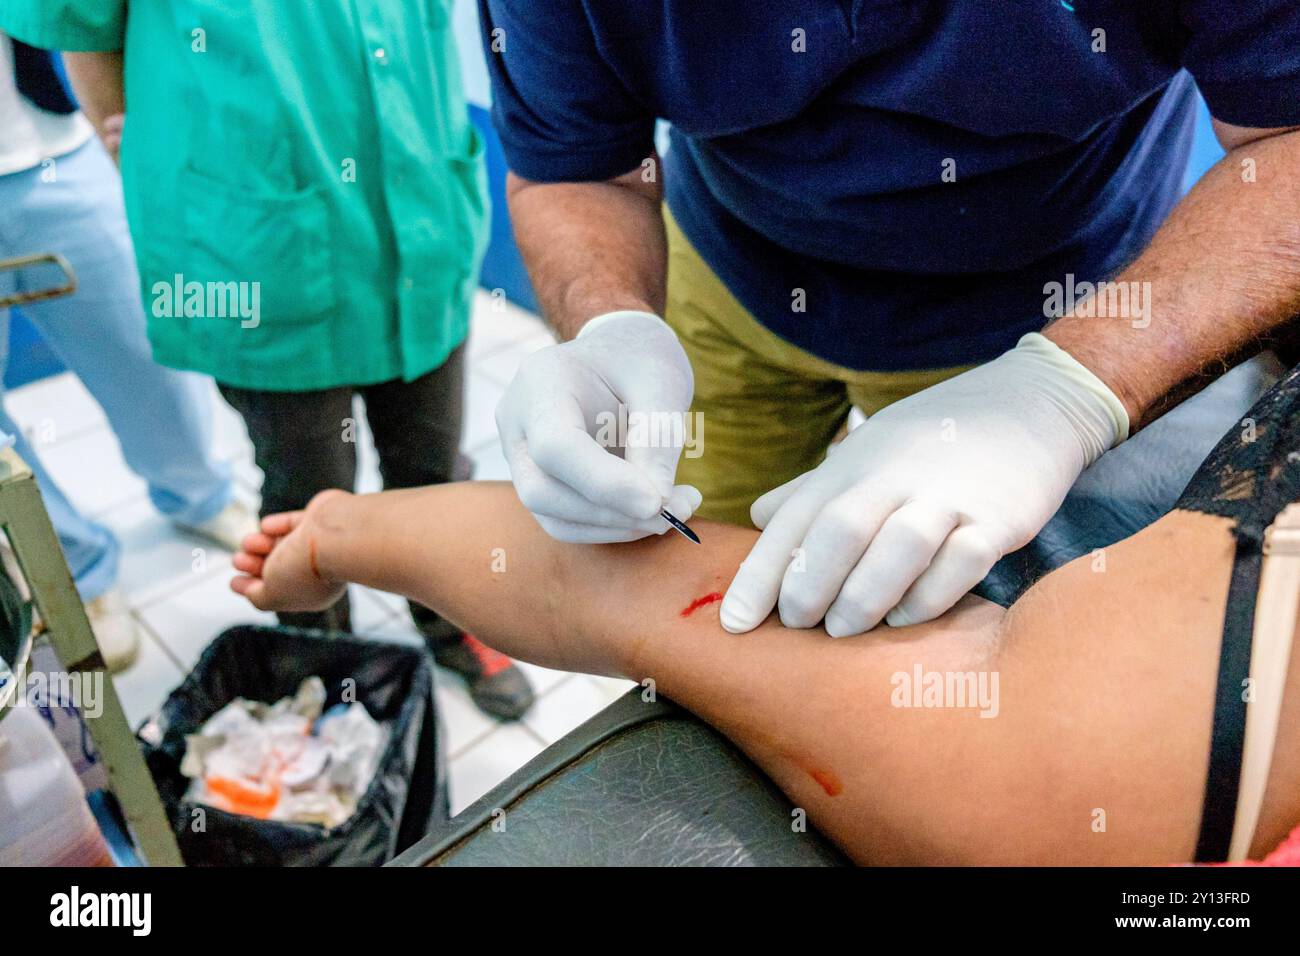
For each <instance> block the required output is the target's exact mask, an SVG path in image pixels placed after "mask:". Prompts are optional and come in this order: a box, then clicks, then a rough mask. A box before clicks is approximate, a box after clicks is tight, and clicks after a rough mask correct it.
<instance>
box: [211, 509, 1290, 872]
mask: <svg viewBox="0 0 1300 956" xmlns="http://www.w3.org/2000/svg"><path fill="white" fill-rule="evenodd" d="M293 524H298V525H299V527H298V530H297V531H296V532H295V533H293V534H290V535H289V536H288V537H281V535H283V534H285V532H287V531H288V530H289V527H290V525H293ZM693 524H694V526H695V527H696V530H698V531H699V532H700V535H701V538H702V539H703V541H704V543H703V544H702V545H700V546H696V545H692V544H690V543H689V542H686V541H685V540H683V539H681V538H680V537H679V536H677V535H675V534H673V535H665V536H663V537H660V538H652V539H647V540H645V541H641V542H638V543H635V544H619V545H603V546H592V545H565V544H561V543H558V542H556V541H554V540H552V539H551V538H549V537H548V536H547V535H546V534H545V533H544V532H543V531H542V530H541V529H540V528H539V527H538V526H537V525H536V523H535V522H534V520H533V519H532V517H531V516H530V515H528V513H527V512H526V511H525V510H524V509H523V508H522V507H521V506H520V504H519V502H518V500H517V499H516V497H515V495H514V492H513V490H512V489H511V487H510V486H509V485H508V484H494V483H470V484H459V485H444V486H439V487H435V488H426V489H416V490H410V491H393V492H384V493H382V494H377V495H366V496H353V495H348V494H344V493H331V494H330V495H329V496H327V497H325V498H323V499H321V500H318V501H317V502H315V503H314V504H313V507H312V508H311V509H310V513H309V514H308V515H307V516H303V515H302V514H301V513H299V514H298V515H295V516H277V517H275V518H271V519H268V525H267V530H268V531H271V532H272V534H271V535H270V536H267V535H262V536H257V538H256V539H250V543H249V546H248V550H250V551H252V552H256V553H255V554H243V555H240V556H239V557H238V558H237V566H238V567H240V569H241V570H244V571H246V572H250V573H251V574H252V575H253V576H254V577H251V578H240V579H237V580H236V583H235V588H236V590H238V591H240V592H241V593H245V594H247V595H248V596H249V597H250V599H251V600H253V601H254V603H256V604H258V605H259V606H262V607H269V608H274V609H277V610H293V609H308V608H310V607H318V606H322V605H323V604H326V603H328V602H329V601H330V600H331V599H332V598H333V597H335V596H337V593H338V587H339V584H340V583H341V582H344V581H355V582H358V583H361V584H366V585H369V586H372V587H376V588H380V589H383V590H387V591H393V592H396V593H399V594H403V595H406V596H408V597H411V598H414V599H415V600H417V601H420V602H422V603H425V604H428V605H430V606H431V607H434V608H435V609H436V610H438V611H439V612H440V613H442V614H444V615H445V616H447V617H448V618H450V619H451V620H453V621H455V622H456V623H457V624H459V625H461V626H463V627H465V628H466V629H468V630H471V631H473V632H474V633H476V634H478V635H479V636H481V637H482V638H483V639H484V640H485V641H486V642H488V643H489V644H492V645H494V646H496V647H498V648H499V649H501V650H502V651H504V652H506V653H508V654H511V655H514V656H516V657H520V658H523V659H525V660H530V661H534V662H536V663H539V664H544V665H546V666H550V667H557V668H563V669H570V670H584V671H590V672H594V673H603V674H616V675H621V676H625V677H628V678H630V679H632V680H636V681H642V680H646V679H653V680H654V681H655V684H656V687H657V690H658V691H659V692H661V693H663V694H665V695H667V696H669V697H670V698H672V699H673V700H675V701H677V702H678V703H680V704H682V705H683V706H685V707H688V708H689V709H690V710H692V711H693V712H694V713H696V714H697V715H699V716H700V717H701V718H703V719H704V720H707V721H708V722H709V723H711V724H713V725H714V726H716V727H717V728H718V729H719V730H720V731H722V732H723V733H725V734H726V735H727V736H728V737H730V738H731V739H732V740H733V741H734V742H735V743H736V744H737V745H738V746H740V747H741V748H742V749H744V750H745V751H746V752H747V753H748V754H749V755H750V757H751V758H753V759H754V760H755V761H756V762H757V763H758V764H759V765H761V766H762V767H763V769H764V770H765V771H766V772H767V773H768V774H769V775H770V776H771V777H772V778H773V779H774V780H775V781H776V782H777V783H778V784H779V785H780V786H781V787H782V789H783V790H785V792H786V793H787V794H788V795H789V796H790V797H791V799H792V800H793V801H794V802H795V803H796V804H797V805H799V806H801V807H804V808H806V809H807V810H808V812H809V815H810V816H811V817H812V819H813V820H814V821H815V822H816V823H817V824H818V826H819V827H820V828H821V829H822V831H823V832H825V833H827V834H828V835H829V836H831V837H832V838H833V839H834V840H835V841H836V842H837V843H838V844H839V845H840V846H841V847H843V848H844V849H845V850H846V851H847V852H848V853H849V854H850V855H852V856H853V857H854V858H855V859H858V860H860V861H862V862H871V863H890V862H912V863H966V862H1043V863H1052V862H1104V863H1160V862H1172V861H1179V860H1187V859H1189V858H1190V857H1191V854H1192V850H1193V847H1194V844H1195V837H1196V827H1197V823H1198V820H1199V815H1200V805H1201V797H1202V789H1203V786H1204V780H1205V770H1206V764H1207V757H1208V747H1209V743H1208V741H1209V728H1210V720H1211V702H1212V700H1213V689H1214V680H1215V674H1216V662H1217V653H1218V643H1219V632H1220V627H1221V622H1222V619H1223V613H1222V612H1223V605H1224V600H1225V595H1226V590H1227V568H1228V565H1229V562H1230V555H1231V539H1230V537H1229V535H1228V533H1227V531H1226V525H1225V523H1223V522H1222V521H1220V520H1219V519H1215V518H1209V517H1205V516H1201V515H1192V514H1186V513H1175V514H1174V515H1171V516H1170V517H1168V518H1165V519H1163V520H1162V521H1160V522H1158V523H1157V524H1156V525H1154V526H1152V527H1151V528H1149V529H1147V530H1146V531H1144V532H1142V533H1141V534H1139V535H1137V536H1135V537H1134V538H1131V539H1129V540H1128V541H1126V542H1123V543H1121V544H1118V545H1115V546H1114V547H1112V548H1110V549H1108V551H1107V553H1106V555H1105V565H1104V570H1096V569H1095V566H1096V562H1095V561H1094V560H1092V559H1083V560H1081V561H1079V562H1075V563H1074V564H1072V565H1070V566H1068V567H1066V568H1063V569H1061V570H1060V571H1058V572H1056V573H1055V574H1053V575H1050V576H1049V577H1048V578H1047V579H1046V580H1045V581H1043V582H1041V583H1040V584H1039V585H1038V586H1037V587H1035V588H1034V589H1033V590H1032V591H1031V592H1030V593H1029V594H1028V595H1026V597H1025V598H1024V599H1022V600H1021V601H1020V602H1019V603H1018V604H1017V605H1016V606H1015V607H1014V608H1012V609H1011V611H1010V612H1007V613H1004V612H1003V611H1002V610H1001V609H1000V608H997V607H996V606H994V605H990V604H987V603H985V602H982V601H979V600H977V599H975V598H968V599H967V600H966V601H964V602H963V603H962V604H960V605H959V606H958V607H957V608H956V609H954V611H952V612H950V613H949V614H947V615H944V616H943V617H942V618H940V619H938V620H936V621H932V622H929V623H927V624H922V625H919V626H915V627H909V628H900V629H890V628H881V629H877V630H876V631H873V632H871V633H869V634H866V635H862V636H859V637H855V638H841V639H838V640H835V639H830V638H828V637H827V636H826V634H825V633H824V632H823V631H821V630H820V629H813V630H803V631H795V630H787V629H785V628H783V627H781V626H780V624H779V622H778V621H777V620H776V619H775V618H773V619H770V620H769V621H768V622H767V623H766V624H764V625H763V626H762V627H761V628H760V629H758V630H756V631H754V632H752V633H749V634H744V635H734V634H729V633H727V632H726V631H724V630H722V628H721V627H720V626H719V625H718V619H717V604H716V603H705V604H703V605H701V606H699V607H698V608H697V609H696V610H695V611H694V612H692V613H690V614H689V615H687V616H683V615H682V612H683V610H684V609H686V608H688V607H690V606H691V605H692V604H694V603H696V602H697V601H698V600H699V599H700V598H702V597H705V596H707V595H709V594H712V593H718V592H723V591H725V590H726V586H727V584H728V582H729V580H730V577H731V575H732V573H734V570H735V568H736V567H737V565H738V564H739V562H740V560H741V559H743V557H744V556H745V554H746V553H747V552H748V549H749V547H750V546H751V545H752V541H753V538H754V536H755V532H753V531H747V530H744V529H739V528H732V527H728V526H723V525H712V524H709V523H706V522H702V521H701V522H696V523H693ZM272 544H275V545H276V546H275V548H274V550H271V548H272ZM313 551H314V562H315V565H316V567H317V570H318V572H319V577H316V576H313V574H312V572H311V570H310V566H311V564H312V560H313V557H312V552H313ZM267 552H270V556H269V557H267V558H265V560H264V559H263V557H262V556H261V555H264V554H266V553H267ZM258 575H264V577H261V578H259V577H257V576H258ZM918 667H919V668H920V669H921V671H922V673H923V674H930V673H934V672H938V673H940V674H941V675H948V674H960V673H964V672H975V673H977V674H978V673H979V672H984V673H985V674H986V677H985V681H986V683H985V688H986V690H991V689H992V687H993V685H992V684H991V681H992V679H993V676H992V675H996V680H997V684H996V687H997V695H996V704H994V703H993V702H992V701H989V706H987V707H985V708H984V710H985V712H990V713H991V712H993V710H994V708H996V716H990V717H981V716H980V708H979V707H965V708H958V707H952V706H949V707H938V708H934V707H899V706H895V705H896V704H897V703H898V702H899V701H898V694H899V693H900V692H901V688H900V687H899V686H898V684H897V682H896V681H895V675H898V674H900V673H901V674H907V675H909V676H911V675H913V674H914V673H915V670H916V668H918ZM1295 671H1296V668H1295V667H1294V666H1293V667H1292V673H1291V675H1290V681H1291V685H1292V687H1293V688H1294V687H1295V686H1296V684H1297V681H1298V678H1297V675H1296V673H1295ZM1296 696H1297V695H1296V694H1295V693H1289V694H1288V697H1287V703H1286V705H1285V709H1284V714H1283V726H1284V727H1287V728H1289V727H1291V726H1294V725H1295V724H1296V722H1297V717H1300V714H1298V713H1297V708H1296V703H1295V698H1296ZM949 703H952V701H949ZM1294 750H1295V738H1294V736H1293V735H1292V734H1291V733H1290V731H1289V730H1284V733H1283V736H1282V738H1281V739H1280V741H1279V746H1278V753H1277V756H1276V757H1275V760H1274V772H1273V778H1272V782H1271V783H1270V790H1269V796H1268V799H1267V800H1266V804H1265V813H1264V819H1263V820H1262V823H1261V827H1260V834H1259V837H1258V839H1257V844H1256V849H1257V850H1262V849H1264V848H1266V847H1268V846H1271V845H1272V844H1273V843H1276V842H1277V841H1278V840H1280V839H1281V837H1282V836H1283V835H1284V834H1285V833H1286V831H1287V830H1288V829H1289V828H1290V827H1291V826H1292V825H1293V824H1294V823H1295V822H1296V820H1297V819H1300V766H1297V761H1296V760H1295V759H1294V756H1295V755H1294V754H1293V751H1294Z"/></svg>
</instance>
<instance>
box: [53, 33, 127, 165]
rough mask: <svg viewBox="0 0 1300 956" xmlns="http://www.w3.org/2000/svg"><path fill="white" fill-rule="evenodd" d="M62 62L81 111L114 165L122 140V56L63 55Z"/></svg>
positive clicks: (117, 54)
mask: <svg viewBox="0 0 1300 956" xmlns="http://www.w3.org/2000/svg"><path fill="white" fill-rule="evenodd" d="M63 61H64V64H65V66H66V67H67V71H68V79H69V80H70V81H71V83H72V88H73V90H74V92H76V94H77V101H78V102H79V103H80V105H81V111H82V112H83V113H85V114H86V118H87V119H89V120H90V122H91V123H92V124H93V125H94V127H95V132H97V133H98V134H99V138H100V139H101V140H103V142H104V146H105V148H106V149H107V150H108V152H109V155H111V156H112V157H113V159H114V161H116V160H117V154H118V147H119V146H120V144H121V137H122V117H123V115H125V113H126V94H125V91H124V87H123V84H122V54H121V53H120V52H117V53H65V54H63Z"/></svg>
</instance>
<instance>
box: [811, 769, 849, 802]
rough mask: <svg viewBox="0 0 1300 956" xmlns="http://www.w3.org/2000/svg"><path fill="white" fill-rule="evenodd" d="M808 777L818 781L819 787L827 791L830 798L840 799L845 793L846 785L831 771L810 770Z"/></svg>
mask: <svg viewBox="0 0 1300 956" xmlns="http://www.w3.org/2000/svg"><path fill="white" fill-rule="evenodd" d="M808 776H810V777H812V778H813V779H814V780H816V781H817V784H818V786H820V787H821V788H822V789H823V790H825V791H826V795H827V796H828V797H838V796H839V795H840V794H841V793H843V792H844V784H843V783H841V782H840V778H839V777H837V776H835V774H833V773H832V772H831V771H829V770H809V771H808Z"/></svg>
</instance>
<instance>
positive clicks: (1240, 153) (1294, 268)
mask: <svg viewBox="0 0 1300 956" xmlns="http://www.w3.org/2000/svg"><path fill="white" fill-rule="evenodd" d="M1216 130H1217V132H1218V133H1219V138H1220V140H1221V141H1222V142H1223V145H1224V147H1225V148H1226V149H1227V150H1228V154H1227V155H1226V156H1225V157H1224V158H1223V159H1222V160H1220V161H1219V163H1218V164H1217V165H1215V166H1214V168H1213V169H1211V170H1210V171H1209V172H1207V173H1206V174H1205V176H1203V177H1202V178H1201V180H1200V181H1199V182H1198V183H1197V184H1196V186H1195V187H1194V188H1193V189H1192V191H1191V192H1190V193H1188V195H1187V196H1186V197H1185V198H1184V199H1183V200H1182V202H1180V203H1179V204H1178V206H1177V207H1176V208H1175V209H1174V211H1173V212H1172V213H1171V214H1170V216H1169V219H1168V221H1167V222H1166V223H1165V224H1164V225H1163V226H1162V227H1161V228H1160V230H1159V232H1157V233H1156V235H1155V238H1154V239H1153V240H1152V241H1151V244H1150V246H1148V247H1147V249H1146V251H1145V252H1143V253H1142V255H1141V256H1140V257H1139V258H1138V259H1137V260H1136V261H1135V262H1134V263H1133V264H1132V265H1131V266H1129V267H1128V268H1127V269H1125V270H1124V271H1123V272H1122V273H1121V274H1120V275H1119V276H1117V277H1116V278H1115V281H1116V282H1125V283H1128V282H1137V283H1144V282H1149V283H1150V284H1151V285H1150V289H1151V296H1152V306H1151V307H1152V312H1151V322H1150V326H1149V327H1144V328H1135V327H1134V326H1133V324H1132V323H1131V322H1129V321H1127V320H1126V319H1124V318H1113V317H1100V318H1098V317H1078V316H1075V315H1067V316H1065V317H1063V318H1061V319H1059V320H1057V321H1056V322H1054V323H1053V324H1052V325H1051V326H1050V327H1049V328H1048V329H1047V330H1046V331H1045V333H1044V334H1045V335H1047V337H1048V338H1050V339H1052V340H1054V341H1055V342H1056V343H1057V344H1058V345H1060V346H1061V347H1062V348H1064V349H1065V350H1066V351H1068V352H1070V353H1071V354H1072V355H1074V357H1075V358H1077V359H1078V360H1079V361H1080V362H1082V363H1083V364H1084V365H1086V366H1087V367H1088V368H1089V369H1091V370H1092V371H1093V372H1095V373H1096V374H1097V375H1098V377H1100V378H1101V380H1102V381H1104V382H1105V383H1106V384H1107V385H1109V386H1110V388H1111V390H1112V391H1114V392H1115V394H1116V395H1117V396H1118V397H1119V399H1120V401H1122V402H1123V403H1124V406H1125V408H1127V409H1128V413H1129V418H1130V420H1131V421H1132V422H1133V425H1134V427H1135V428H1136V427H1139V426H1140V425H1143V424H1146V423H1148V422H1151V421H1153V420H1154V419H1156V418H1159V417H1160V415H1162V414H1163V413H1164V412H1166V411H1168V409H1169V408H1171V407H1172V406H1173V405H1175V404H1177V402H1179V401H1181V400H1182V399H1183V398H1186V397H1187V395H1188V394H1190V393H1191V392H1193V391H1195V390H1196V389H1198V388H1199V387H1201V386H1203V385H1204V384H1205V383H1206V382H1207V381H1208V380H1209V379H1210V378H1213V377H1215V376H1217V375H1220V374H1222V373H1223V372H1224V371H1226V370H1227V369H1228V368H1229V367H1231V365H1232V364H1234V363H1235V361H1238V360H1240V359H1242V358H1245V357H1248V356H1249V355H1250V354H1253V353H1254V352H1257V351H1260V350H1261V349H1262V348H1265V347H1266V346H1267V338H1268V337H1269V336H1270V335H1271V334H1275V333H1277V332H1279V331H1280V329H1281V327H1282V326H1283V325H1285V324H1286V323H1288V322H1290V321H1291V320H1293V319H1294V318H1295V317H1296V316H1297V314H1298V313H1300V130H1286V129H1282V130H1248V129H1242V128H1239V127H1230V126H1226V125H1224V124H1216Z"/></svg>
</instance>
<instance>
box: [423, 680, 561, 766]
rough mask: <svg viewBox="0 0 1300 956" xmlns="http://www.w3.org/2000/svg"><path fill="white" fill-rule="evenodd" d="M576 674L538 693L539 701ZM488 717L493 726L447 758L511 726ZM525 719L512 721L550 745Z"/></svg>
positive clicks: (455, 755)
mask: <svg viewBox="0 0 1300 956" xmlns="http://www.w3.org/2000/svg"><path fill="white" fill-rule="evenodd" d="M444 669H445V668H444ZM574 676H576V675H575V674H574V673H573V672H569V673H568V674H566V675H565V677H564V678H563V679H562V680H559V681H556V683H555V686H554V687H551V688H550V689H548V690H547V691H545V692H544V693H542V694H538V695H537V701H541V700H544V699H545V698H547V697H549V696H551V694H553V693H555V692H556V691H557V690H559V689H560V688H561V687H563V686H564V685H565V684H567V683H568V682H569V680H570V679H571V678H573V677H574ZM534 706H536V702H534ZM488 719H489V720H491V721H492V726H490V727H488V729H487V730H485V731H483V732H482V733H481V734H479V735H478V736H476V737H471V738H470V739H469V740H467V741H466V742H465V743H463V744H461V746H460V747H459V748H457V749H456V750H454V751H451V752H450V753H448V754H447V759H448V760H449V761H451V760H455V759H456V758H457V757H459V756H461V755H462V754H464V753H466V752H467V751H468V750H469V749H470V748H471V747H474V746H477V745H478V744H480V743H482V742H483V741H484V740H486V739H487V738H488V737H490V736H492V735H493V734H494V733H496V732H497V731H498V730H501V729H502V728H504V727H509V726H510V724H509V723H503V722H502V721H499V720H497V719H496V718H494V717H489V718H488ZM525 720H526V716H525V717H521V718H520V719H519V720H516V721H512V722H511V723H514V724H517V725H519V726H520V727H522V728H524V730H526V731H527V732H528V734H529V735H530V736H532V737H533V738H534V739H535V740H537V741H539V742H540V743H541V744H542V746H543V747H549V746H550V745H551V744H550V743H548V742H547V741H546V738H545V737H543V736H542V735H541V734H539V733H537V731H535V730H533V729H532V728H531V727H529V726H528V725H527V723H525Z"/></svg>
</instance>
